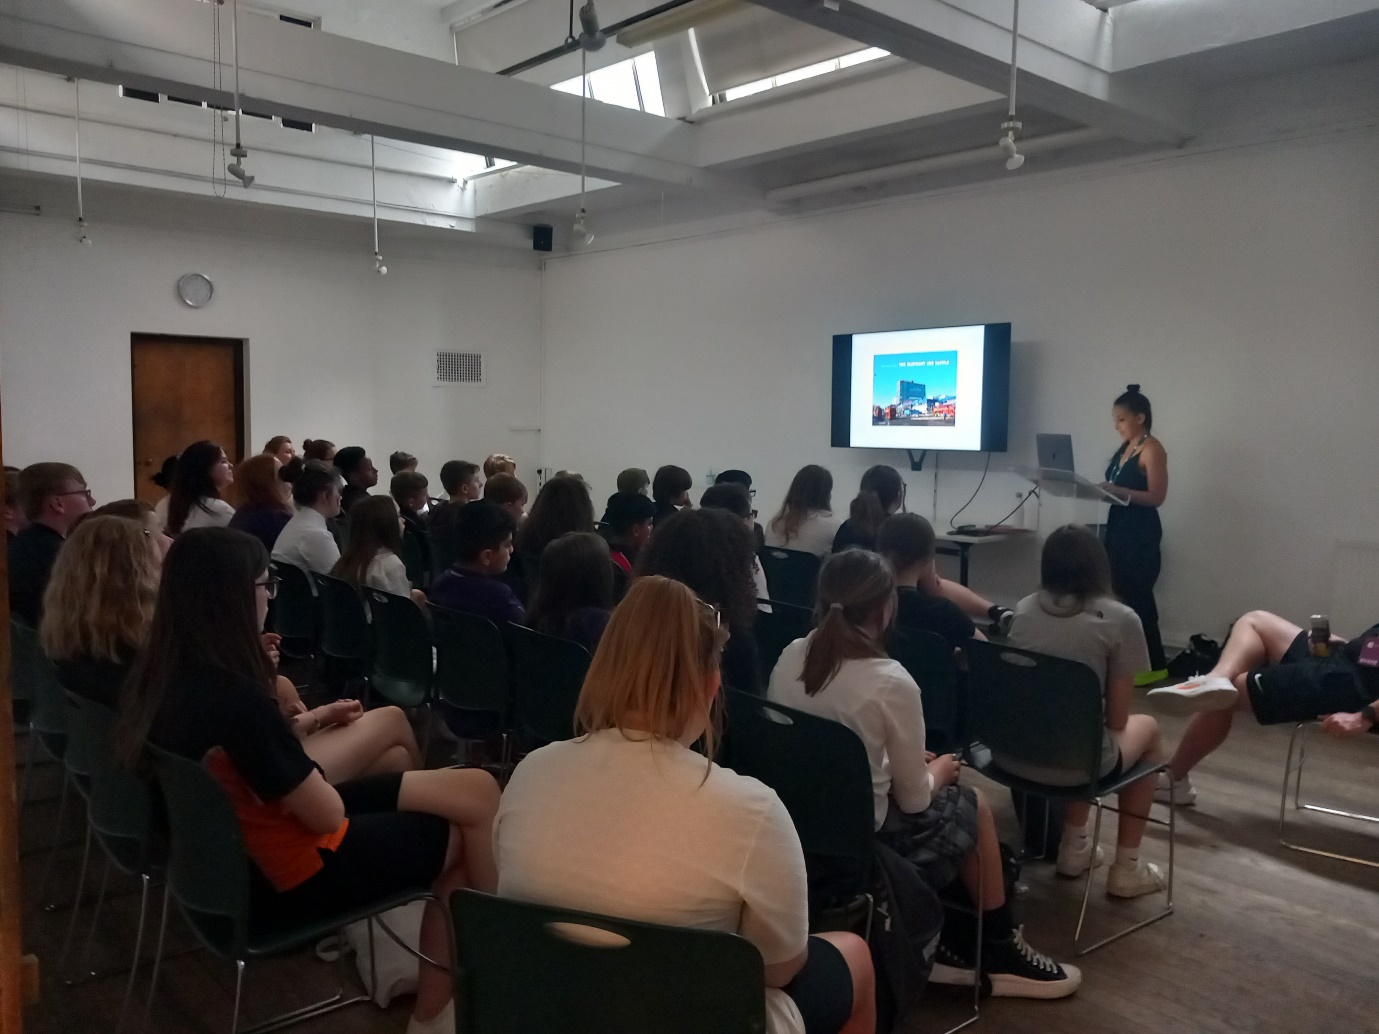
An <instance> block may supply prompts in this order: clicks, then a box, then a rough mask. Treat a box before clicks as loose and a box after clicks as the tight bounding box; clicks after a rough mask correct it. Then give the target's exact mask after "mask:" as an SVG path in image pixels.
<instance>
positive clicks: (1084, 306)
mask: <svg viewBox="0 0 1379 1034" xmlns="http://www.w3.org/2000/svg"><path fill="white" fill-rule="evenodd" d="M1032 164H1033V163H1032ZM1376 166H1379V134H1376V133H1375V132H1374V131H1373V130H1370V131H1369V132H1368V133H1358V134H1355V135H1351V136H1344V137H1343V136H1329V137H1319V138H1318V139H1316V140H1315V141H1312V142H1302V143H1292V144H1286V145H1271V146H1260V147H1255V148H1251V149H1246V150H1240V151H1233V152H1221V153H1218V154H1215V155H1206V156H1201V155H1199V156H1193V157H1184V158H1180V159H1165V160H1160V161H1155V162H1148V163H1143V164H1140V165H1135V166H1130V167H1126V168H1121V169H1114V170H1103V171H1099V172H1089V173H1082V174H1074V175H1072V176H1069V177H1065V178H1059V179H1052V178H1051V179H1047V180H1039V179H1026V180H1025V181H1023V182H1021V181H1019V180H1012V181H1011V182H1010V183H1009V184H1008V185H1001V186H997V187H994V188H987V189H982V190H977V191H973V192H967V193H957V194H951V195H948V196H943V197H933V198H929V199H921V200H916V201H909V202H902V203H895V204H890V205H884V206H879V207H874V208H870V209H862V210H855V211H852V212H845V213H835V214H830V215H822V216H817V217H810V218H801V219H797V220H795V221H790V222H784V223H780V224H776V225H773V226H770V227H767V228H762V229H756V230H744V231H741V232H733V233H726V234H721V235H717V236H713V237H707V238H702V239H693V240H685V241H681V242H677V243H665V244H658V245H649V246H642V247H637V248H630V249H626V250H621V251H610V252H606V253H599V254H588V255H583V256H577V257H573V258H568V259H566V258H559V259H555V260H553V261H551V262H550V263H549V264H548V267H547V273H546V276H545V278H544V280H543V292H544V311H545V336H546V341H545V352H546V360H545V378H546V403H545V428H546V434H545V441H546V446H545V455H544V462H545V463H546V464H547V465H548V466H555V467H570V468H574V469H578V470H580V471H582V472H584V473H585V475H586V476H587V477H589V478H590V479H591V480H592V481H593V482H594V485H595V491H596V493H603V492H609V491H611V490H612V487H613V485H612V483H613V478H614V476H615V474H616V472H617V471H618V470H619V469H621V468H623V467H626V466H644V467H646V468H648V469H654V468H655V467H656V466H657V465H658V464H661V463H677V464H680V465H681V466H684V467H687V468H688V469H689V470H690V471H691V472H692V473H693V474H694V475H695V477H696V480H697V481H699V482H700V483H702V481H703V479H704V476H705V474H706V472H707V471H708V470H709V469H710V468H712V469H715V470H720V469H723V468H725V467H730V466H733V467H743V468H745V469H747V470H748V471H750V472H751V473H752V474H753V476H754V477H755V478H756V479H757V485H758V487H759V489H760V491H759V494H758V496H757V505H758V507H759V508H760V509H761V510H762V512H763V518H764V517H765V516H766V515H768V514H769V513H770V512H772V511H773V510H774V508H775V507H776V506H777V505H778V504H779V501H780V498H781V496H782V495H783V493H784V490H785V487H786V484H787V482H788V480H789V478H790V476H791V475H792V473H793V472H794V470H795V469H796V468H798V467H799V466H800V465H801V464H803V463H807V462H821V463H824V464H826V465H828V466H829V467H830V468H831V469H832V470H833V472H834V475H835V482H836V485H837V488H836V490H835V496H834V501H835V508H836V509H846V505H847V500H848V499H849V498H851V496H852V495H853V494H854V491H855V485H856V480H857V476H858V475H859V473H860V472H861V470H863V469H864V468H865V467H866V466H868V465H869V464H871V463H873V462H889V463H894V464H895V465H896V466H898V467H901V468H902V469H904V467H905V464H904V462H903V455H902V454H897V453H891V452H883V453H874V452H871V451H863V450H855V451H852V450H833V449H830V448H829V442H828V435H829V422H828V406H829V377H830V365H829V348H830V337H831V335H832V334H834V333H837V332H847V331H867V330H886V329H894V328H899V327H909V326H946V325H953V324H967V323H981V322H994V321H1001V320H1009V321H1011V323H1013V325H1014V328H1013V332H1014V341H1015V345H1014V349H1013V361H1012V399H1011V450H1010V452H1009V454H1007V455H997V456H996V457H995V458H994V462H993V466H994V467H1004V466H1006V465H1007V464H1014V463H1018V462H1030V461H1032V459H1033V452H1034V442H1033V437H1034V432H1035V431H1036V430H1049V431H1070V432H1072V434H1073V436H1074V440H1075V448H1076V451H1077V455H1078V457H1079V459H1078V465H1079V468H1080V470H1081V472H1082V473H1084V474H1088V475H1092V474H1095V473H1097V472H1098V471H1099V470H1100V469H1101V467H1102V466H1103V465H1104V463H1105V461H1106V458H1107V457H1108V456H1109V454H1110V453H1111V451H1112V450H1113V448H1114V447H1115V445H1116V440H1115V438H1114V437H1113V434H1112V429H1111V416H1110V408H1111V400H1112V399H1113V398H1114V396H1115V395H1116V394H1118V393H1119V392H1120V391H1121V390H1123V388H1124V387H1125V385H1126V383H1127V382H1130V381H1137V382H1140V383H1141V384H1143V386H1144V390H1145V391H1146V392H1147V393H1148V395H1149V396H1150V397H1151V399H1152V400H1153V402H1154V404H1155V409H1156V413H1155V415H1156V424H1155V430H1156V431H1157V432H1158V433H1159V434H1160V435H1161V437H1162V439H1163V441H1164V442H1165V444H1166V446H1167V449H1168V454H1169V470H1170V489H1169V498H1168V502H1167V503H1166V505H1165V506H1164V508H1163V520H1164V524H1165V528H1166V532H1165V569H1164V574H1163V577H1162V579H1161V581H1160V583H1159V601H1160V607H1161V610H1162V612H1163V615H1164V616H1163V626H1164V629H1165V632H1166V635H1167V636H1168V637H1169V639H1170V640H1171V641H1173V640H1177V641H1181V640H1182V638H1183V637H1184V636H1185V634H1186V633H1190V632H1194V631H1199V630H1204V631H1211V632H1214V633H1216V634H1220V633H1221V632H1224V630H1225V624H1226V622H1227V621H1229V620H1231V619H1232V618H1233V617H1234V616H1236V615H1238V613H1239V612H1241V611H1242V610H1244V609H1246V608H1249V607H1260V606H1262V607H1267V608H1270V609H1276V610H1279V611H1282V612H1284V613H1287V614H1289V615H1291V616H1293V617H1295V618H1302V619H1305V617H1306V615H1307V614H1309V613H1310V612H1312V611H1313V610H1317V609H1322V610H1324V609H1326V608H1327V606H1328V605H1329V601H1330V599H1331V594H1332V584H1333V576H1334V572H1333V569H1332V568H1333V563H1332V559H1333V551H1334V548H1335V546H1336V543H1337V542H1338V541H1339V540H1354V539H1364V540H1368V541H1376V540H1379V534H1376V532H1375V529H1374V525H1373V522H1374V516H1375V512H1376V504H1377V503H1379V482H1376V480H1375V477H1374V473H1373V471H1374V446H1375V429H1376V422H1375V421H1376V399H1377V398H1379V394H1377V393H1379V347H1376V333H1377V332H1376V328H1379V212H1376V210H1375V207H1374V205H1373V197H1374V182H1375V181H1374V171H1373V170H1374V169H1375V167H1376ZM931 462H932V460H931ZM979 471H980V460H979V459H974V457H973V456H970V455H968V456H961V455H958V454H947V455H945V456H943V457H942V473H941V474H940V476H939V477H940V480H939V500H938V506H937V516H938V518H939V521H940V522H941V523H943V524H946V522H947V520H948V518H949V516H950V515H951V514H952V512H953V511H954V510H955V509H956V508H957V507H958V506H959V505H960V504H961V502H962V501H963V500H964V499H965V498H966V497H967V496H968V494H970V492H971V491H972V489H973V488H974V487H975V486H976V478H977V472H979ZM906 476H907V479H908V481H909V483H910V505H911V508H912V509H915V510H917V511H918V512H921V513H925V514H930V515H931V511H932V503H931V493H932V491H933V479H932V476H931V474H930V473H929V471H928V470H926V471H925V472H924V473H923V474H909V473H908V472H907V474H906ZM1016 487H1017V486H1016V482H1015V481H1014V480H1013V479H1012V477H1011V476H1010V475H1006V476H1004V477H993V478H991V479H989V480H988V482H987V486H986V487H985V488H984V489H983V492H982V494H981V495H980V496H979V498H978V499H977V501H976V503H975V504H974V505H973V506H972V508H971V509H970V510H969V511H968V512H967V513H966V514H965V515H964V517H963V520H964V521H968V520H971V521H973V522H974V523H981V522H986V521H991V520H995V519H998V518H999V517H1000V516H1001V515H1002V514H1004V513H1005V512H1006V511H1007V510H1009V509H1010V507H1011V506H1013V505H1014V502H1015V499H1014V492H1015V489H1016ZM697 492H698V489H696V494H697ZM1051 510H1052V508H1051V507H1046V508H1045V513H1044V521H1043V526H1044V528H1045V529H1046V530H1047V529H1048V527H1049V526H1050V524H1051V523H1052V519H1051V518H1052V514H1051ZM990 548H991V549H992V552H990V553H982V554H979V555H976V556H974V560H973V564H974V571H973V581H974V585H975V586H976V587H977V588H979V589H981V588H985V589H987V590H988V591H990V592H992V593H993V594H996V595H997V596H998V597H1001V598H1006V599H1013V598H1015V597H1017V596H1018V595H1020V594H1022V593H1023V592H1025V591H1028V590H1029V589H1030V588H1031V586H1032V584H1033V580H1034V578H1035V577H1036V575H1037V564H1036V558H1035V550H1034V548H1033V546H1032V544H1031V545H1030V546H1029V547H1026V548H1019V547H1013V546H1005V545H1000V546H994V547H990Z"/></svg>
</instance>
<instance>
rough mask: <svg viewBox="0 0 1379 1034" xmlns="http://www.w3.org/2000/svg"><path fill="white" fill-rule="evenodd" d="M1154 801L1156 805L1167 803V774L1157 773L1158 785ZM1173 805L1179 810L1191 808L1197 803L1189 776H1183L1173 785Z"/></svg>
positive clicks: (1194, 789) (1195, 792)
mask: <svg viewBox="0 0 1379 1034" xmlns="http://www.w3.org/2000/svg"><path fill="white" fill-rule="evenodd" d="M1154 801H1155V802H1156V803H1158V804H1167V803H1168V802H1169V794H1168V773H1167V772H1160V773H1159V785H1158V787H1157V788H1156V789H1155V790H1154ZM1173 803H1174V804H1175V805H1177V806H1178V807H1179V808H1191V807H1192V806H1193V805H1194V804H1196V803H1197V790H1196V788H1194V787H1193V785H1192V779H1191V777H1190V776H1183V778H1181V779H1179V780H1178V781H1177V782H1175V783H1174V784H1173Z"/></svg>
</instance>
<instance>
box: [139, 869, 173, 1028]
mask: <svg viewBox="0 0 1379 1034" xmlns="http://www.w3.org/2000/svg"><path fill="white" fill-rule="evenodd" d="M171 897H172V887H171V885H168V884H165V885H164V886H163V914H162V915H161V916H160V917H159V918H158V943H157V944H156V945H155V946H154V949H153V974H152V975H151V976H150V977H149V981H148V998H146V999H145V1000H144V1022H143V1025H142V1026H141V1027H140V1028H139V1029H140V1030H141V1031H142V1032H144V1034H147V1032H148V1018H149V1014H150V1013H152V1012H153V996H154V995H155V994H156V993H157V991H158V974H159V971H160V970H161V969H162V968H163V941H164V938H165V937H166V936H167V932H168V904H169V899H170V898H171Z"/></svg>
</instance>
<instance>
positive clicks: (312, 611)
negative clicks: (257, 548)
mask: <svg viewBox="0 0 1379 1034" xmlns="http://www.w3.org/2000/svg"><path fill="white" fill-rule="evenodd" d="M268 568H269V570H270V571H271V572H272V573H273V575H274V576H275V577H276V578H277V579H278V595H277V598H276V599H274V600H273V631H275V632H277V633H278V635H280V636H282V637H283V639H287V640H296V641H298V642H301V643H304V644H305V645H306V646H307V648H308V649H309V650H310V649H315V646H316V641H317V638H318V637H319V636H320V633H321V602H320V600H318V599H317V598H316V593H315V592H313V591H312V588H311V574H310V572H308V571H304V570H303V569H302V568H300V567H297V566H296V565H294V564H288V563H284V562H282V561H280V560H274V561H273V562H272V563H270V564H269V565H268Z"/></svg>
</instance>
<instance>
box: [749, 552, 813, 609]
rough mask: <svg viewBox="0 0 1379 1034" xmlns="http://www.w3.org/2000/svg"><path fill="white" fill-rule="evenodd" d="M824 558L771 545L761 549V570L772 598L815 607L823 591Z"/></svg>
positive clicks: (801, 605)
mask: <svg viewBox="0 0 1379 1034" xmlns="http://www.w3.org/2000/svg"><path fill="white" fill-rule="evenodd" d="M822 566H823V561H822V560H820V559H819V558H818V557H817V556H815V555H814V554H813V553H806V552H803V551H802V550H798V549H781V548H779V547H777V546H767V547H766V548H765V549H763V550H762V551H761V570H762V573H764V574H765V575H766V588H767V589H768V590H770V593H771V599H773V600H780V601H781V602H782V603H793V604H795V606H797V607H807V608H810V609H812V608H813V606H814V598H815V596H816V595H817V594H818V591H819V568H820V567H822Z"/></svg>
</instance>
